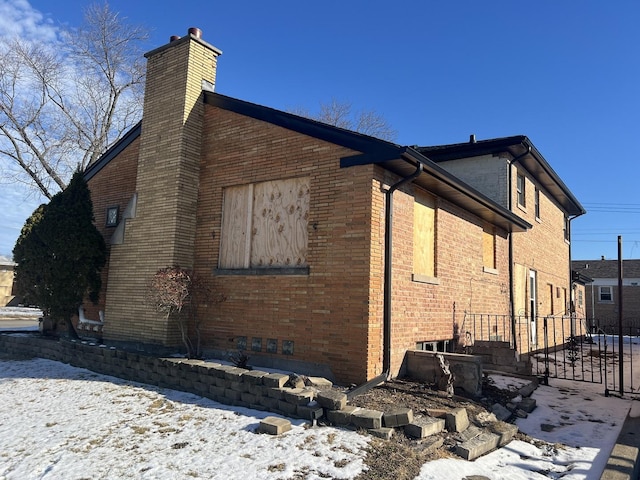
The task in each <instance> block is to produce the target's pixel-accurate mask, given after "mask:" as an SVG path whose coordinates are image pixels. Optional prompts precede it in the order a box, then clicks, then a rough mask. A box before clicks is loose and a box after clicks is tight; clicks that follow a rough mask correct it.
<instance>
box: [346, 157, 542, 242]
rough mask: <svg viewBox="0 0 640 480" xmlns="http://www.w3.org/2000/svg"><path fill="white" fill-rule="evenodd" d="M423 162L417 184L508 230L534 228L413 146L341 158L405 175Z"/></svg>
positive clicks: (353, 164)
mask: <svg viewBox="0 0 640 480" xmlns="http://www.w3.org/2000/svg"><path fill="white" fill-rule="evenodd" d="M419 163H420V164H422V166H423V173H422V174H421V175H420V176H419V177H418V178H417V179H416V180H415V181H414V183H415V184H416V185H418V186H420V187H422V188H424V189H425V190H427V191H429V192H432V193H434V194H436V195H438V196H441V197H442V198H445V199H446V200H448V201H450V202H451V203H453V204H455V205H457V206H459V207H461V208H463V209H465V210H467V211H469V212H471V213H473V214H474V215H476V216H478V217H479V218H481V219H483V220H485V221H487V222H488V223H491V224H493V225H496V226H499V227H500V228H502V229H504V230H506V231H508V232H524V231H526V230H528V229H530V228H531V227H532V225H531V224H530V223H528V222H526V221H525V220H523V219H522V218H520V217H519V216H517V215H515V214H514V213H512V212H510V211H509V210H507V209H505V208H504V207H502V206H501V205H499V204H497V203H496V202H494V201H493V200H491V199H490V198H488V197H486V196H485V195H483V194H482V193H480V192H478V191H477V190H475V189H474V188H473V187H471V186H470V185H467V184H466V183H464V182H462V181H461V180H459V179H458V178H457V177H455V176H453V175H452V174H450V173H449V172H447V171H446V170H445V169H443V168H442V167H440V166H439V165H437V164H436V163H434V162H433V161H431V160H430V159H429V158H427V157H425V156H424V155H422V154H421V153H420V152H418V151H417V150H415V149H413V148H411V147H400V148H398V149H397V150H396V151H395V152H383V153H380V154H375V153H368V154H362V155H355V156H350V157H344V158H342V159H340V166H341V167H342V168H347V167H352V166H357V165H366V164H377V165H380V166H382V167H383V168H385V169H386V170H389V171H391V172H393V173H395V174H397V175H400V176H402V177H407V176H409V175H410V174H411V173H413V171H415V169H416V167H417V166H418V164H419Z"/></svg>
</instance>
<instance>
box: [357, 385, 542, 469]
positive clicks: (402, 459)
mask: <svg viewBox="0 0 640 480" xmlns="http://www.w3.org/2000/svg"><path fill="white" fill-rule="evenodd" d="M482 391H483V395H482V397H480V398H468V397H464V396H460V395H454V396H453V397H448V396H447V395H446V394H445V393H444V392H441V391H438V390H436V389H435V385H428V384H425V383H421V382H417V381H412V380H408V379H397V380H392V381H389V382H386V383H385V384H383V385H381V386H379V387H376V388H373V389H371V390H369V391H368V392H365V393H363V394H361V395H358V396H356V397H354V398H353V399H351V400H350V401H349V405H353V406H356V407H362V408H368V409H373V410H378V411H383V412H384V411H390V410H392V409H394V408H398V407H406V408H411V409H412V410H413V413H414V416H415V415H429V414H432V413H434V411H442V410H445V411H449V410H452V409H454V408H460V407H463V408H465V409H466V410H467V414H468V416H469V420H470V422H471V423H472V424H475V425H477V426H482V425H485V420H484V419H486V418H487V417H488V416H490V415H491V406H492V405H493V404H495V403H501V404H503V405H504V404H506V403H507V402H508V401H509V400H511V399H512V398H514V397H515V396H516V395H517V392H515V391H509V390H503V389H500V388H498V387H496V386H495V385H494V384H493V383H492V382H491V381H490V380H489V379H486V380H485V381H484V383H483V390H482ZM517 438H518V439H520V440H523V441H528V442H530V443H531V442H532V439H531V438H530V437H527V436H526V435H524V434H522V433H518V434H517ZM457 443H458V436H457V435H456V434H455V433H453V432H447V431H444V432H442V433H440V434H437V435H433V436H431V437H428V438H426V439H422V440H416V439H412V438H410V437H407V436H406V435H405V434H404V433H403V431H402V429H396V431H395V433H394V435H393V437H392V438H391V440H380V439H377V438H374V439H372V440H371V442H370V444H369V447H368V451H367V456H366V458H365V463H366V465H367V467H368V470H366V471H364V472H363V473H361V474H360V475H359V476H358V477H356V478H357V479H358V480H387V479H388V480H392V479H393V480H402V479H413V478H415V477H416V476H417V475H418V474H419V473H420V468H421V467H422V465H423V464H424V463H425V462H428V461H431V460H436V459H438V458H447V457H452V456H455V454H454V453H453V451H454V449H455V446H456V444H457Z"/></svg>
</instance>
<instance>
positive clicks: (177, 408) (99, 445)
mask: <svg viewBox="0 0 640 480" xmlns="http://www.w3.org/2000/svg"><path fill="white" fill-rule="evenodd" d="M635 354H636V353H635V352H634V355H635ZM638 354H640V353H638ZM636 358H637V357H636ZM636 370H638V369H636ZM634 374H636V373H634ZM491 378H492V380H493V381H494V383H495V384H496V385H498V386H500V387H501V388H509V389H513V390H517V389H518V388H520V387H522V386H523V385H525V384H526V381H525V380H522V379H520V378H514V377H509V376H506V375H496V374H492V375H491ZM533 398H535V399H536V401H537V408H536V409H535V410H534V411H533V413H531V414H529V416H528V418H526V419H518V420H517V425H518V428H519V429H520V431H522V432H524V433H526V434H528V435H529V436H531V437H533V438H534V439H537V440H539V442H537V443H536V445H532V444H530V443H526V442H522V441H519V440H514V441H512V442H511V443H509V444H508V445H506V446H505V447H502V448H500V449H499V450H497V451H494V452H492V453H490V454H488V455H485V456H483V457H481V458H479V459H477V460H475V461H473V462H467V461H465V460H462V459H457V458H447V459H440V460H436V461H433V462H429V463H426V464H425V465H424V466H423V468H422V470H421V472H420V475H419V476H418V477H417V478H418V479H420V480H431V479H433V480H461V479H463V478H465V477H468V476H471V475H484V476H485V477H488V478H490V479H491V480H538V479H539V480H542V479H549V478H562V479H563V480H578V479H580V480H597V479H599V478H600V476H601V474H602V471H603V469H604V466H605V464H606V462H607V459H608V457H609V454H610V452H611V450H612V448H613V445H614V444H615V440H616V438H617V436H618V434H619V432H620V429H621V427H622V423H623V422H624V419H625V417H626V415H627V412H628V411H629V408H630V406H631V404H632V396H626V397H625V398H622V399H621V398H617V397H605V396H604V386H603V385H602V384H591V383H585V382H573V381H569V380H557V379H553V378H552V379H550V386H544V385H541V386H539V387H538V388H537V390H536V391H535V392H534V393H533ZM268 415H272V414H271V413H267V412H259V411H255V410H250V409H244V408H236V407H230V406H226V405H222V404H219V403H216V402H213V401H211V400H208V399H204V398H201V397H197V396H195V395H191V394H187V393H182V392H177V391H174V390H168V389H161V388H158V387H153V386H148V385H142V384H138V383H133V382H128V381H125V380H121V379H118V378H114V377H108V376H104V375H100V374H96V373H93V372H90V371H88V370H84V369H78V368H74V367H71V366H69V365H65V364H63V363H58V362H53V361H49V360H42V359H35V360H28V361H8V360H5V361H0V480H18V479H19V480H23V479H24V480H30V479H45V480H46V479H65V480H66V479H77V480H79V479H89V478H90V479H120V478H131V479H176V480H179V479H185V480H186V479H261V478H265V479H266V478H268V479H291V478H305V479H319V478H336V479H338V478H354V477H355V476H357V475H358V473H360V472H361V471H362V470H363V469H364V468H366V466H365V465H364V463H363V458H364V457H365V448H366V445H367V443H368V442H369V440H370V438H369V437H367V436H363V435H360V434H358V433H355V432H351V431H348V430H343V429H337V428H331V427H314V428H310V427H308V426H307V425H305V422H303V421H301V420H291V421H292V424H293V430H292V431H290V432H287V433H285V434H284V435H282V436H280V437H273V436H269V435H260V434H256V433H255V429H256V428H257V426H258V424H259V422H260V419H262V418H264V417H265V416H268Z"/></svg>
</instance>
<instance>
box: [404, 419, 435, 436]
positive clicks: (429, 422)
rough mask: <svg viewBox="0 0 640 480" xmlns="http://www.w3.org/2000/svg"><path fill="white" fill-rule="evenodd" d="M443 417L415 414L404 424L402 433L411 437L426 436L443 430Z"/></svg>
mask: <svg viewBox="0 0 640 480" xmlns="http://www.w3.org/2000/svg"><path fill="white" fill-rule="evenodd" d="M444 424H445V421H444V418H435V417H424V416H417V417H416V418H414V419H413V422H411V423H410V424H409V425H405V427H404V433H406V434H407V435H408V436H410V437H413V438H426V437H428V436H430V435H435V434H436V433H440V432H442V431H443V430H444Z"/></svg>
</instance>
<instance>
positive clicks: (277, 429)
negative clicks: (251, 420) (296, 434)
mask: <svg viewBox="0 0 640 480" xmlns="http://www.w3.org/2000/svg"><path fill="white" fill-rule="evenodd" d="M289 430H291V422H290V421H289V420H286V419H284V418H280V417H265V418H264V419H263V420H261V421H260V425H259V426H258V430H257V431H258V432H259V433H267V434H269V435H280V434H282V433H284V432H288V431H289Z"/></svg>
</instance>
